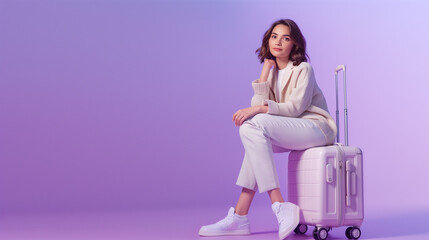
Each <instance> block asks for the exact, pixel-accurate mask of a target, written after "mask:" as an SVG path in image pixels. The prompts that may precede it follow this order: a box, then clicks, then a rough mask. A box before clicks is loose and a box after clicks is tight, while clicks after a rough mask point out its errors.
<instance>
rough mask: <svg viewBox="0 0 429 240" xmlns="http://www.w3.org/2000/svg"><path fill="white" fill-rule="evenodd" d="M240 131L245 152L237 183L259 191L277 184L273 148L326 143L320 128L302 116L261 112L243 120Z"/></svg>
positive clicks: (294, 148) (289, 148) (299, 148)
mask: <svg viewBox="0 0 429 240" xmlns="http://www.w3.org/2000/svg"><path fill="white" fill-rule="evenodd" d="M239 132H240V137H241V141H242V143H243V146H244V150H245V154H244V160H243V164H242V166H241V170H240V173H239V175H238V179H237V183H236V184H237V185H239V186H241V187H244V188H247V189H251V190H254V191H256V190H257V189H259V192H260V193H261V192H265V191H269V190H272V189H275V188H278V187H280V185H279V179H278V176H277V171H276V166H275V163H274V159H273V152H275V153H280V152H288V151H290V150H303V149H307V148H310V147H316V146H324V145H326V140H325V135H324V134H323V132H322V130H321V129H320V128H319V127H318V126H317V125H316V124H315V123H314V122H313V121H312V120H308V119H302V118H290V117H284V116H279V115H271V114H268V113H260V114H256V115H255V116H253V117H252V118H249V119H247V120H246V121H244V122H243V124H242V125H241V126H240V130H239Z"/></svg>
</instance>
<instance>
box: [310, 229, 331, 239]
mask: <svg viewBox="0 0 429 240" xmlns="http://www.w3.org/2000/svg"><path fill="white" fill-rule="evenodd" d="M328 232H329V231H328V229H327V228H324V227H320V228H319V227H315V228H314V230H313V237H314V239H316V240H325V239H327V238H328Z"/></svg>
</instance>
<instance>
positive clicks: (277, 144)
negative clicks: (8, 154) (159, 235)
mask: <svg viewBox="0 0 429 240" xmlns="http://www.w3.org/2000/svg"><path fill="white" fill-rule="evenodd" d="M305 50H306V41H305V38H304V36H303V35H302V33H301V31H300V29H299V28H298V26H297V24H296V23H295V22H294V21H292V20H290V19H281V20H278V21H276V22H274V23H273V24H272V25H271V27H270V28H269V29H268V30H267V31H266V32H265V34H264V37H263V40H262V46H261V47H260V48H259V49H257V50H256V53H258V57H259V59H260V61H261V63H262V62H263V63H264V65H263V67H262V72H261V76H260V78H259V79H257V80H255V81H253V82H252V86H253V89H254V96H253V98H252V100H251V107H248V108H244V109H240V110H238V111H237V112H235V113H234V115H233V117H232V121H233V122H234V123H235V125H236V126H240V130H239V132H240V137H241V141H242V143H243V146H244V149H245V154H244V160H243V163H242V166H241V170H240V173H239V176H238V179H237V183H236V184H237V185H239V186H241V187H243V189H242V192H241V194H240V197H239V199H238V202H237V205H236V206H235V208H233V207H231V208H230V209H229V212H228V215H227V216H226V217H225V218H224V219H222V220H220V221H219V222H217V223H215V224H211V225H207V226H203V227H201V229H200V231H199V235H201V236H220V235H248V234H250V227H249V222H248V217H247V213H248V211H249V208H250V204H251V202H252V199H253V196H254V195H255V192H256V190H258V189H259V192H260V193H261V192H268V196H269V197H270V199H271V203H272V210H273V211H274V214H275V215H276V217H277V220H278V222H279V238H280V239H284V238H286V237H287V236H288V235H289V234H290V233H291V232H292V231H293V230H294V229H295V228H296V226H297V225H298V223H299V207H298V206H297V205H295V204H293V203H290V202H285V201H284V200H283V197H282V194H281V193H280V189H279V180H278V176H277V172H276V167H275V164H274V160H273V152H277V153H278V152H287V151H290V150H302V149H306V148H310V147H316V146H324V145H330V144H333V143H334V140H335V136H336V131H337V129H336V125H335V121H334V120H333V119H332V117H331V116H330V115H329V112H328V107H327V104H326V101H325V98H324V96H323V93H322V91H321V90H320V88H319V87H318V85H317V83H316V80H315V77H314V73H313V69H312V67H311V65H310V64H309V63H307V56H308V55H307V54H306V51H305Z"/></svg>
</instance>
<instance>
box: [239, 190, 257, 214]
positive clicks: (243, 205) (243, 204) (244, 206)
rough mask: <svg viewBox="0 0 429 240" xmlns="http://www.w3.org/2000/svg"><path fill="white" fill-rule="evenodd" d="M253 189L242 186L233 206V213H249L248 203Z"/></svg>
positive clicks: (253, 193) (253, 194)
mask: <svg viewBox="0 0 429 240" xmlns="http://www.w3.org/2000/svg"><path fill="white" fill-rule="evenodd" d="M253 196H255V191H253V190H250V189H247V188H243V190H242V191H241V194H240V197H239V198H238V202H237V205H236V206H235V213H237V214H238V215H240V216H244V215H247V214H248V213H249V208H250V204H251V203H252V200H253Z"/></svg>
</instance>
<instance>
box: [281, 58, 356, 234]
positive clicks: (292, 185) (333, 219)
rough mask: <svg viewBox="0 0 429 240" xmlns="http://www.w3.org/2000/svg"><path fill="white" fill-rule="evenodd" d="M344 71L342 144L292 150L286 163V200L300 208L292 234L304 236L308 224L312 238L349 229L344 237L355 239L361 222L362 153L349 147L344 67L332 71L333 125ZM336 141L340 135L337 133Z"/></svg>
mask: <svg viewBox="0 0 429 240" xmlns="http://www.w3.org/2000/svg"><path fill="white" fill-rule="evenodd" d="M341 70H343V74H344V75H343V80H344V112H345V113H344V118H345V120H344V125H345V143H346V146H343V145H341V144H339V143H336V144H335V145H332V146H325V147H315V148H310V149H306V150H303V151H292V152H291V153H290V154H289V163H288V180H289V181H288V185H289V188H288V197H289V201H290V202H292V203H295V204H297V205H298V206H299V207H300V224H299V225H298V227H297V228H296V229H295V233H297V234H303V233H305V232H306V231H307V225H313V226H316V227H315V229H314V231H313V237H314V238H315V239H316V240H319V239H322V240H324V239H326V238H327V237H328V232H329V231H330V230H331V229H332V227H339V226H349V228H347V230H346V236H347V238H349V239H358V238H359V237H360V235H361V231H360V228H359V227H360V226H361V224H362V221H363V217H364V216H363V170H362V151H361V150H360V149H359V148H357V147H350V146H347V145H348V129H347V98H346V78H345V66H344V65H340V66H338V67H337V68H336V69H335V82H336V92H337V96H336V108H337V109H336V122H337V129H338V132H339V128H338V122H339V119H338V116H339V114H338V72H339V71H341ZM337 142H339V133H337Z"/></svg>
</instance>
